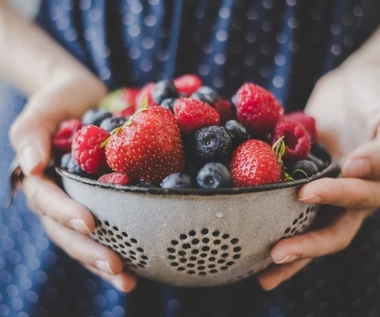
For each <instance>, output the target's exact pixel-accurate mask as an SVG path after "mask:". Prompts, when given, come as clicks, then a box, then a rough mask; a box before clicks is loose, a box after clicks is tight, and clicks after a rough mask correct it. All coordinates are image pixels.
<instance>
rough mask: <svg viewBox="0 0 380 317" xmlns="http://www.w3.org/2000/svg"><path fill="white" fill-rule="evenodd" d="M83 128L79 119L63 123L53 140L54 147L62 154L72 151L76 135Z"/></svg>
mask: <svg viewBox="0 0 380 317" xmlns="http://www.w3.org/2000/svg"><path fill="white" fill-rule="evenodd" d="M81 127H82V122H81V121H80V120H78V119H72V120H67V121H63V122H62V123H61V124H60V126H59V128H58V131H57V133H56V135H55V136H54V138H53V146H54V148H55V149H56V150H57V151H58V152H59V153H60V154H65V153H69V152H70V151H71V146H72V143H73V138H74V135H75V133H76V132H77V131H78V130H79V129H80V128H81Z"/></svg>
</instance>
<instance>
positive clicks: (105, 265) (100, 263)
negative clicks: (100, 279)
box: [95, 260, 115, 274]
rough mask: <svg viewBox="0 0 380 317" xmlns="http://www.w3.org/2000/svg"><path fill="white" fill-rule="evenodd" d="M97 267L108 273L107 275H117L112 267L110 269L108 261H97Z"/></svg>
mask: <svg viewBox="0 0 380 317" xmlns="http://www.w3.org/2000/svg"><path fill="white" fill-rule="evenodd" d="M95 266H96V267H97V268H98V269H99V270H101V271H103V272H106V273H109V274H115V273H114V272H113V271H112V269H111V267H110V264H109V263H108V262H107V261H104V260H96V261H95Z"/></svg>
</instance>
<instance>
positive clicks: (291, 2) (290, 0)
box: [286, 0, 297, 7]
mask: <svg viewBox="0 0 380 317" xmlns="http://www.w3.org/2000/svg"><path fill="white" fill-rule="evenodd" d="M296 3H297V0H286V4H287V5H288V6H290V7H292V6H294V5H296Z"/></svg>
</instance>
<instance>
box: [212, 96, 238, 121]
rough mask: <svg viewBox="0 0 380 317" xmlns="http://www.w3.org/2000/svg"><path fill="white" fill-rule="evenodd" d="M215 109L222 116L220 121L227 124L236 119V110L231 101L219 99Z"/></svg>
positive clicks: (215, 103)
mask: <svg viewBox="0 0 380 317" xmlns="http://www.w3.org/2000/svg"><path fill="white" fill-rule="evenodd" d="M214 108H215V109H216V111H218V113H219V115H220V121H221V122H222V123H225V122H226V121H228V120H231V119H234V117H235V110H234V108H233V106H232V104H231V101H229V100H227V99H219V100H217V101H215V102H214Z"/></svg>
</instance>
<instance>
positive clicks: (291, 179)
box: [283, 171, 294, 182]
mask: <svg viewBox="0 0 380 317" xmlns="http://www.w3.org/2000/svg"><path fill="white" fill-rule="evenodd" d="M283 173H284V181H285V182H290V181H294V178H293V177H291V176H290V175H289V174H288V173H287V172H285V171H283Z"/></svg>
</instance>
